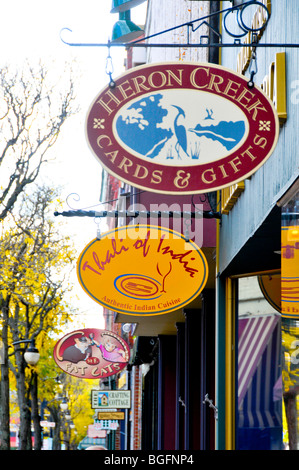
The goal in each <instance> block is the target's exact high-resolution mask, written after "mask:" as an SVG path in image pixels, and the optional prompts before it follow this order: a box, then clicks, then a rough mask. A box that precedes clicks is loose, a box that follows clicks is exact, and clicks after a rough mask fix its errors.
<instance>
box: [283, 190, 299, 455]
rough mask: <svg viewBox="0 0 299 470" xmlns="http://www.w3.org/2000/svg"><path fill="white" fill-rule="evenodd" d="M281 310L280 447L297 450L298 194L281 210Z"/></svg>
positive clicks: (298, 337) (298, 395)
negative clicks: (281, 407)
mask: <svg viewBox="0 0 299 470" xmlns="http://www.w3.org/2000/svg"><path fill="white" fill-rule="evenodd" d="M281 220H282V223H281V310H282V313H281V314H282V353H283V354H282V359H283V370H282V384H283V404H284V429H283V431H284V434H283V435H284V443H285V446H286V448H288V449H290V450H297V449H299V192H297V194H296V195H295V197H293V198H292V200H291V201H289V202H288V203H287V204H286V205H284V206H283V207H282V214H281Z"/></svg>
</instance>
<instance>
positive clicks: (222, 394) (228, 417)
mask: <svg viewBox="0 0 299 470" xmlns="http://www.w3.org/2000/svg"><path fill="white" fill-rule="evenodd" d="M247 4H248V2H245V1H241V0H240V1H238V0H237V1H234V2H231V1H222V2H220V1H198V0H173V1H172V2H169V1H167V0H162V1H161V0H159V1H158V0H148V2H147V17H146V24H145V31H144V36H145V43H147V45H148V44H156V46H157V47H148V46H147V47H144V48H141V47H138V48H137V47H136V48H134V47H131V48H129V49H128V55H127V68H132V67H135V66H137V65H142V64H145V63H163V62H171V61H174V62H177V61H179V62H196V63H206V62H210V63H215V64H220V65H222V66H224V67H226V68H227V69H230V70H234V71H236V72H238V73H239V74H242V75H244V76H245V77H248V82H250V81H251V82H253V86H258V87H260V88H261V89H262V90H263V92H264V93H265V94H266V95H267V96H269V98H270V99H271V100H272V101H273V103H274V105H275V108H276V110H277V113H278V117H279V122H280V132H279V138H278V142H277V145H276V148H275V150H274V152H273V153H272V155H271V156H270V158H269V159H268V160H267V161H266V163H264V164H263V165H262V166H261V167H260V168H259V169H258V170H257V171H256V172H255V173H254V174H252V175H251V176H250V177H249V178H247V179H245V180H244V181H241V182H239V183H238V184H235V185H232V186H229V187H227V188H225V189H222V190H219V191H217V192H210V193H206V194H203V195H197V196H196V197H190V196H173V195H165V194H158V193H152V192H148V191H140V190H138V188H134V187H132V186H130V185H128V184H126V183H123V182H120V181H118V180H117V178H115V177H114V176H111V175H107V174H105V172H104V179H103V181H104V182H105V184H104V185H103V193H102V200H106V201H109V200H115V202H114V203H113V207H114V208H117V209H118V210H120V209H122V210H123V209H128V208H130V209H131V210H132V208H133V209H135V208H136V209H140V208H143V209H144V210H145V211H150V210H151V209H152V208H153V207H154V208H155V209H157V207H158V208H160V209H161V208H162V207H163V208H164V210H165V209H167V210H168V211H171V210H172V209H173V208H175V209H176V210H184V208H186V207H188V208H189V209H190V208H191V210H196V208H197V207H199V206H200V207H201V208H203V210H206V211H211V212H212V213H213V214H219V213H221V218H218V217H211V218H203V219H201V221H200V224H199V225H197V226H196V227H195V226H191V227H190V228H191V231H192V233H194V231H196V230H197V231H198V233H197V236H199V233H200V234H201V249H202V251H203V253H204V254H205V256H206V259H207V261H208V265H209V278H208V281H207V284H206V286H205V288H204V289H203V291H202V293H201V294H200V295H199V296H198V298H197V299H196V300H194V301H193V302H192V303H190V304H189V305H187V306H185V307H184V308H183V309H179V310H177V311H174V312H171V313H167V314H165V315H156V316H144V317H142V316H138V317H137V316H136V317H134V316H132V315H126V314H124V313H118V312H113V311H110V312H108V313H107V312H106V313H107V315H108V314H109V318H112V317H113V321H114V324H116V325H119V331H121V330H120V329H121V325H130V331H131V332H132V335H134V338H135V339H134V346H133V356H132V360H131V363H130V365H129V367H128V381H127V384H126V386H127V387H129V388H130V389H131V390H133V391H134V408H133V409H132V410H131V411H130V414H129V415H128V416H127V421H126V423H123V424H122V427H121V432H122V433H126V435H127V439H126V442H124V441H122V440H121V439H120V440H119V442H120V443H119V446H120V447H121V448H123V449H129V448H131V449H143V450H213V449H219V450H221V449H227V450H232V449H244V450H245V449H250V450H257V449H267V450H270V449H281V448H283V445H284V443H283V440H284V439H283V429H284V428H283V416H284V415H286V424H285V428H286V429H287V433H288V438H287V439H285V442H286V445H287V446H289V447H290V448H294V447H296V446H297V438H296V435H297V433H298V419H297V414H296V413H297V404H298V400H297V393H298V392H297V391H298V381H297V376H296V370H297V367H296V364H297V359H296V357H297V356H296V344H297V343H296V341H297V340H298V341H299V338H298V332H297V326H298V324H297V322H298V320H299V315H298V314H297V312H299V310H298V309H297V307H298V302H297V299H296V294H294V295H295V296H294V297H293V298H292V299H290V295H289V293H290V290H289V287H290V284H287V283H289V282H290V280H291V279H292V280H293V281H294V282H296V278H298V277H299V272H298V269H299V263H296V261H297V258H296V254H297V251H296V250H297V248H298V246H299V245H298V243H299V240H298V238H296V237H298V234H296V227H297V226H298V207H299V203H298V197H299V196H298V189H299V187H298V174H299V173H298V168H299V165H298V163H299V159H298V151H297V145H296V144H297V142H296V141H297V139H298V137H297V132H296V130H297V122H298V80H296V78H295V77H297V76H298V70H297V69H298V61H297V58H298V57H297V56H298V48H297V47H294V43H296V21H297V18H298V14H299V5H297V1H296V0H291V1H290V0H288V1H286V0H283V1H278V0H272V1H271V0H263V1H261V2H249V5H248V6H247ZM244 7H245V8H244ZM203 18H206V20H203ZM197 19H198V21H196V22H195V23H194V21H195V20H197ZM191 21H192V22H193V27H192V30H191V27H190V22H191ZM180 25H181V26H180ZM179 26H180V27H179ZM195 26H196V27H195ZM197 26H198V27H197ZM146 38H148V39H146ZM243 43H245V44H247V45H248V44H252V43H254V44H255V46H254V45H251V46H248V47H244V46H243V47H242V44H243ZM163 44H176V45H177V46H176V47H163ZM180 44H182V46H180ZM192 44H193V45H195V46H192ZM203 44H204V45H203ZM228 44H233V45H234V46H233V47H225V45H228ZM262 44H266V46H265V47H262V46H261V45H262ZM201 45H202V47H200V46H201ZM250 85H251V86H252V84H251V83H250ZM236 171H237V170H236ZM146 220H147V219H146V216H145V219H142V216H140V217H139V219H138V223H144V221H145V222H146ZM117 223H118V224H122V225H125V224H128V223H132V219H131V218H129V217H127V218H126V217H124V218H123V219H120V218H119V219H118V222H117ZM135 223H136V221H135ZM157 223H158V224H161V226H163V225H164V226H167V227H169V228H170V229H171V228H173V227H174V223H176V225H175V228H176V229H177V228H178V225H177V224H178V222H177V221H175V220H174V219H173V218H168V219H167V220H163V219H162V218H161V219H160V220H159V221H158V222H157ZM179 223H180V224H181V225H180V226H179V228H178V230H180V231H181V233H185V231H186V225H185V224H184V220H181V221H180V222H179ZM193 223H194V221H193ZM298 233H299V232H298ZM290 236H291V237H293V238H291V241H290V240H289V238H288V237H290ZM283 237H287V243H285V239H284V238H283ZM282 240H283V243H282ZM291 261H292V263H293V264H292V265H291V267H290V262H291ZM178 282H179V280H178ZM283 283H285V284H284V287H283V288H282V289H281V286H283ZM292 286H293V285H292ZM294 292H296V285H295V284H294ZM107 318H108V317H107ZM289 336H291V339H292V341H291V343H290V344H288V346H287V347H286V343H284V338H289ZM292 357H293V358H294V357H295V360H293V361H292ZM248 358H249V359H250V361H248ZM265 381H266V382H265ZM283 397H284V399H283ZM294 416H295V425H293V428H292V427H288V425H290V423H291V421H293V422H294V419H293V420H292V417H294ZM288 418H289V419H288Z"/></svg>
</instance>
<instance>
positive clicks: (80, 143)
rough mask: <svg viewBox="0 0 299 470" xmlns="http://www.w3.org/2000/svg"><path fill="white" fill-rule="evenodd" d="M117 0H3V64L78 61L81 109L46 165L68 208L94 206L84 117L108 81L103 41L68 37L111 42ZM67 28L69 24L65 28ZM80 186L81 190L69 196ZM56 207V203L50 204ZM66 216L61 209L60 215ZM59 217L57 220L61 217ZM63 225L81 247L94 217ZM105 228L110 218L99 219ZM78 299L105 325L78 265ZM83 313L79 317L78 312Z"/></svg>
mask: <svg viewBox="0 0 299 470" xmlns="http://www.w3.org/2000/svg"><path fill="white" fill-rule="evenodd" d="M111 5H112V0H85V1H84V2H82V0H80V1H79V0H71V1H70V0H51V2H41V1H40V0H26V1H24V0H9V1H4V2H1V17H0V48H1V50H0V65H1V66H4V65H8V66H9V65H12V66H17V67H22V64H23V63H24V61H25V60H28V62H30V63H33V64H35V63H37V62H38V61H39V60H40V59H41V60H42V62H43V63H44V64H45V65H46V66H49V67H50V68H51V72H52V73H53V76H57V78H59V77H61V76H62V75H63V70H64V64H65V62H68V63H75V70H76V78H75V88H76V94H77V104H78V105H79V107H80V111H79V112H78V113H77V114H76V115H75V116H72V117H70V118H69V119H68V120H67V122H66V123H65V125H64V126H63V128H62V131H61V134H60V136H59V138H58V141H57V142H56V144H55V145H54V146H53V148H52V149H51V158H52V160H53V162H52V163H51V164H50V166H49V167H47V171H46V172H44V173H43V176H42V180H43V181H44V182H47V183H50V184H53V185H54V186H60V187H61V188H62V192H61V199H62V201H63V207H62V209H63V210H69V209H70V208H69V206H68V204H67V202H66V201H68V202H69V203H70V204H71V206H72V207H73V208H75V209H81V208H86V207H90V206H93V207H92V209H94V210H102V209H103V206H96V204H98V202H99V196H100V181H101V179H100V178H101V166H100V163H99V162H98V161H97V160H96V158H95V156H94V155H93V153H92V152H91V150H90V149H89V146H88V143H87V139H86V136H85V120H86V116H87V113H88V110H89V107H90V106H91V104H92V102H93V101H94V99H95V98H96V96H97V95H98V94H99V93H100V91H101V90H102V89H103V88H104V87H105V86H106V85H107V84H108V82H109V77H108V75H107V73H106V59H107V55H108V48H106V47H74V46H69V45H66V44H65V43H64V42H63V41H62V40H61V38H63V39H64V41H66V42H70V43H80V44H86V43H105V44H106V43H108V40H109V39H111V32H112V27H113V24H114V23H115V22H116V21H117V20H118V14H117V13H114V14H112V13H110V10H111ZM145 15H146V2H145V3H143V4H141V5H140V6H138V7H135V8H134V9H132V11H131V20H132V21H133V22H134V23H136V24H138V25H140V24H144V22H145ZM64 28H68V29H69V30H71V31H68V30H64ZM110 55H111V57H112V64H113V68H114V72H113V77H114V78H117V76H118V75H120V74H121V73H123V72H124V57H125V50H124V48H122V47H111V48H110ZM70 194H77V195H78V196H76V197H74V198H73V197H71V196H70V197H68V196H69V195H70ZM55 210H56V208H53V212H54V211H55ZM58 219H62V217H61V216H60V217H57V222H58ZM60 221H61V220H59V222H60ZM63 222H64V224H65V228H64V230H65V231H66V233H68V234H69V235H71V237H72V239H73V240H74V243H75V246H76V249H77V250H78V254H80V253H81V251H82V250H83V249H84V247H85V246H86V245H87V244H88V243H89V242H90V241H91V240H93V239H94V238H95V237H96V231H97V224H96V222H95V220H94V219H93V218H77V217H76V218H64V221H63ZM101 227H102V230H103V229H104V230H105V221H104V220H103V221H102V223H101ZM71 279H72V283H73V285H74V293H75V294H76V295H77V297H78V303H76V307H77V308H78V309H79V312H80V319H83V320H84V323H85V325H84V326H85V327H94V328H102V327H103V323H102V317H101V310H102V309H101V306H100V305H98V304H97V303H96V302H95V301H93V300H92V299H90V298H89V297H88V295H87V294H86V293H85V292H84V291H83V290H82V288H81V287H80V286H79V283H78V280H77V275H76V272H75V271H74V272H73V273H72V277H71ZM80 321H81V320H80Z"/></svg>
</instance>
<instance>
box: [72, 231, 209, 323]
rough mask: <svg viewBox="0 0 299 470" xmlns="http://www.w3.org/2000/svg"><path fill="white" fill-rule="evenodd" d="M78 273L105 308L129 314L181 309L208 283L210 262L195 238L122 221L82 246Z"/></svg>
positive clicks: (153, 313)
mask: <svg viewBox="0 0 299 470" xmlns="http://www.w3.org/2000/svg"><path fill="white" fill-rule="evenodd" d="M77 275H78V279H79V282H80V284H81V286H82V288H83V289H84V290H85V292H86V293H87V294H88V295H89V296H90V297H92V298H93V299H94V300H95V301H96V302H98V303H100V304H101V305H103V306H104V307H106V308H108V309H110V310H115V311H117V312H120V313H126V314H128V315H143V316H144V315H159V314H164V313H168V312H172V311H174V310H178V309H180V308H181V307H183V306H184V305H186V304H188V303H190V302H191V301H192V300H193V299H195V298H196V297H197V296H198V294H199V293H200V292H201V291H202V289H203V288H204V286H205V284H206V281H207V277H208V264H207V261H206V259H205V256H204V254H203V253H202V252H201V250H200V249H199V248H198V246H197V245H196V244H195V243H194V242H193V241H188V242H186V241H185V239H184V236H183V235H182V234H180V233H178V232H174V231H172V230H168V229H166V228H163V227H155V226H150V227H149V226H147V225H138V226H123V227H118V228H117V229H115V230H113V231H110V232H106V233H104V234H103V235H102V238H101V239H100V240H98V239H95V240H93V241H92V242H91V243H89V245H87V246H86V248H85V249H84V250H83V252H82V253H81V255H80V256H79V259H78V262H77Z"/></svg>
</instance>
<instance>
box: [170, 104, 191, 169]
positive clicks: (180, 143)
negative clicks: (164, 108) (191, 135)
mask: <svg viewBox="0 0 299 470" xmlns="http://www.w3.org/2000/svg"><path fill="white" fill-rule="evenodd" d="M172 106H173V107H174V108H176V109H177V110H178V114H177V116H176V118H175V120H174V132H175V135H176V138H177V143H176V144H175V149H176V151H177V154H178V157H179V159H180V160H181V156H180V152H179V147H181V149H183V150H184V152H185V153H187V132H186V128H185V127H184V126H183V125H179V124H178V119H179V117H180V116H181V115H182V116H183V117H185V112H184V110H183V109H182V108H180V107H179V106H175V105H172ZM187 155H188V154H187Z"/></svg>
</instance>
